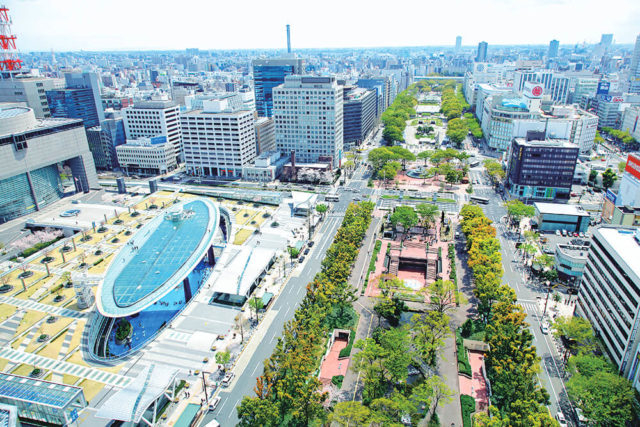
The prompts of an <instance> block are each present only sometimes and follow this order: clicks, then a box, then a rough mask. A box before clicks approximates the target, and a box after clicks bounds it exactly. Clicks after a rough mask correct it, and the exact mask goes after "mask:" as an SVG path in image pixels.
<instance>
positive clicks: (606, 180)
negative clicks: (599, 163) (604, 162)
mask: <svg viewBox="0 0 640 427" xmlns="http://www.w3.org/2000/svg"><path fill="white" fill-rule="evenodd" d="M617 179H618V177H617V176H616V173H615V172H614V171H613V170H611V168H608V169H607V170H606V171H604V172H603V173H602V186H603V187H604V188H605V189H608V188H610V187H611V186H612V185H613V183H614V182H616V180H617Z"/></svg>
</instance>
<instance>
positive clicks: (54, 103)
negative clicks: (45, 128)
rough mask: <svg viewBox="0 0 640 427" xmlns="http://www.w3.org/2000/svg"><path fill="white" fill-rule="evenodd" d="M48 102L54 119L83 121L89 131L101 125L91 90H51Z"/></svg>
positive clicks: (48, 93)
mask: <svg viewBox="0 0 640 427" xmlns="http://www.w3.org/2000/svg"><path fill="white" fill-rule="evenodd" d="M47 102H48V104H49V109H50V111H51V116H52V117H59V118H68V119H82V122H83V123H84V126H85V127H86V128H87V129H89V128H92V127H95V126H99V125H100V116H99V114H98V109H97V108H96V104H95V101H94V99H93V92H92V91H91V89H89V88H77V89H54V90H49V91H47ZM100 109H101V110H102V102H100Z"/></svg>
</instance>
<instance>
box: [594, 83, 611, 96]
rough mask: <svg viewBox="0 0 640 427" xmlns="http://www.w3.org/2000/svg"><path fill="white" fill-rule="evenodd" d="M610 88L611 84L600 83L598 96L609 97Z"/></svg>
mask: <svg viewBox="0 0 640 427" xmlns="http://www.w3.org/2000/svg"><path fill="white" fill-rule="evenodd" d="M610 87H611V84H610V83H609V82H600V83H598V91H597V92H596V95H608V94H609V88H610Z"/></svg>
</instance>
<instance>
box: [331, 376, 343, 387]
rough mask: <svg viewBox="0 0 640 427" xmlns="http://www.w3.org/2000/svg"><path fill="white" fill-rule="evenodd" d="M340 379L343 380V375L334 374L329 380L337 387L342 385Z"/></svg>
mask: <svg viewBox="0 0 640 427" xmlns="http://www.w3.org/2000/svg"><path fill="white" fill-rule="evenodd" d="M342 381H344V375H334V376H333V377H332V378H331V382H332V383H333V385H335V386H336V387H338V388H341V387H342Z"/></svg>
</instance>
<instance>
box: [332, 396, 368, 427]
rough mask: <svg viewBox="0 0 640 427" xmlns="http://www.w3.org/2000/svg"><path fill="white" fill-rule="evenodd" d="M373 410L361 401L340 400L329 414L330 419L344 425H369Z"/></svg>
mask: <svg viewBox="0 0 640 427" xmlns="http://www.w3.org/2000/svg"><path fill="white" fill-rule="evenodd" d="M370 416H371V410H370V409H369V408H367V407H366V406H364V405H363V404H362V403H361V402H352V401H346V402H338V403H337V404H336V405H335V406H334V407H333V412H332V413H331V414H330V415H329V421H330V422H332V423H336V424H339V425H342V426H364V425H368V424H369V423H368V420H369V417H370Z"/></svg>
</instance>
